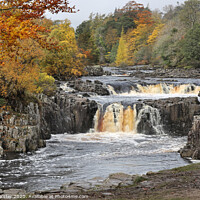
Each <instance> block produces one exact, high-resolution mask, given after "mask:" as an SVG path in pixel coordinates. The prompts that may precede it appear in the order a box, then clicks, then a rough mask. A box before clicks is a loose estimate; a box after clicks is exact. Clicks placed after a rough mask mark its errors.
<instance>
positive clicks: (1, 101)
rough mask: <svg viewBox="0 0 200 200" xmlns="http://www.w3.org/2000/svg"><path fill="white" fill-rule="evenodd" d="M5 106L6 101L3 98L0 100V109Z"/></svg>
mask: <svg viewBox="0 0 200 200" xmlns="http://www.w3.org/2000/svg"><path fill="white" fill-rule="evenodd" d="M5 105H6V100H5V99H4V98H0V107H2V106H5Z"/></svg>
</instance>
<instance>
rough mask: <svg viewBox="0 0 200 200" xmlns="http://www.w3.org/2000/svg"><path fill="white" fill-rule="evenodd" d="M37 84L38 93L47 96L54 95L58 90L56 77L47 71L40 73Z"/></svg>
mask: <svg viewBox="0 0 200 200" xmlns="http://www.w3.org/2000/svg"><path fill="white" fill-rule="evenodd" d="M36 85H37V93H44V94H46V95H47V96H52V95H54V93H55V91H56V85H55V79H54V78H53V77H52V76H49V75H48V74H47V73H40V76H39V80H38V82H37V83H36Z"/></svg>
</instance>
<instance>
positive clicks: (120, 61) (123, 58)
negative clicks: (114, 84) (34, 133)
mask: <svg viewBox="0 0 200 200" xmlns="http://www.w3.org/2000/svg"><path fill="white" fill-rule="evenodd" d="M115 63H116V65H117V66H126V65H128V48H127V44H126V40H125V37H124V30H123V29H122V33H121V37H120V40H119V46H118V49H117V57H116V61H115Z"/></svg>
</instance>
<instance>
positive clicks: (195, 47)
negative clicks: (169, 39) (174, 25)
mask: <svg viewBox="0 0 200 200" xmlns="http://www.w3.org/2000/svg"><path fill="white" fill-rule="evenodd" d="M199 36H200V24H195V25H194V27H193V28H192V29H191V30H189V31H188V33H187V34H186V35H185V37H184V39H182V40H181V41H180V49H181V52H180V54H181V56H182V58H183V60H182V65H183V66H193V67H200V37H199Z"/></svg>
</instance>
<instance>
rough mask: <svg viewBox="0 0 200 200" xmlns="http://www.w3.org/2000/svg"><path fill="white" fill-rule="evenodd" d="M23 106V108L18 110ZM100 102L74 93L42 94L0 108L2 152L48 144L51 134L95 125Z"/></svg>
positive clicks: (77, 130) (0, 147)
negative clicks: (36, 99)
mask: <svg viewBox="0 0 200 200" xmlns="http://www.w3.org/2000/svg"><path fill="white" fill-rule="evenodd" d="M19 110H20V112H19ZM96 110H97V104H96V102H94V101H90V100H88V99H87V98H83V97H79V96H78V95H75V94H65V93H64V92H63V93H60V92H58V93H57V94H56V95H55V96H53V97H51V98H50V97H47V96H45V95H41V96H40V99H39V102H38V103H30V104H29V105H27V106H22V105H19V107H18V108H16V111H18V112H16V111H11V110H10V111H3V110H1V111H0V136H1V139H0V155H2V154H3V151H4V152H6V151H8V152H24V153H25V152H29V151H35V150H37V149H38V148H40V147H45V140H46V139H50V137H51V134H59V133H65V132H68V133H79V132H82V133H83V132H87V131H88V130H89V129H90V128H92V125H93V117H94V115H95V113H96Z"/></svg>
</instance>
